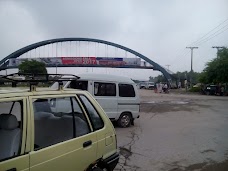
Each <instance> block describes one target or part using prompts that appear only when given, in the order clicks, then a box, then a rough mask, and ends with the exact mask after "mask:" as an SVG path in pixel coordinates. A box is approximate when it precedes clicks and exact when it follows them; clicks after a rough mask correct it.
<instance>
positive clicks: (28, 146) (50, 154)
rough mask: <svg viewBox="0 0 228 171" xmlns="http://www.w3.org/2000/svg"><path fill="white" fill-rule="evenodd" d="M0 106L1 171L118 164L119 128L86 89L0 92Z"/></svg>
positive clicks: (94, 169) (95, 169)
mask: <svg viewBox="0 0 228 171" xmlns="http://www.w3.org/2000/svg"><path fill="white" fill-rule="evenodd" d="M89 84H90V83H89ZM59 87H61V86H59ZM59 102H64V106H63V104H61V103H59ZM0 108H1V113H0V170H1V171H7V170H12V171H13V170H17V171H22V170H30V171H40V170H55V171H63V170H67V171H99V170H103V169H106V170H108V171H109V170H110V171H112V170H113V169H114V168H115V166H116V164H117V163H118V160H119V155H118V153H117V142H116V133H115V129H114V127H113V125H112V123H111V122H110V120H109V118H108V117H107V115H106V114H105V112H104V110H103V109H102V108H101V106H100V105H99V104H98V103H97V101H96V100H95V99H94V98H93V96H92V95H91V94H90V93H88V92H87V91H81V90H73V89H70V90H69V89H65V90H63V89H61V88H59V90H53V89H50V88H44V89H37V90H35V88H34V86H31V89H30V90H27V89H19V88H12V89H7V90H0ZM59 108H60V109H61V111H59V110H58V109H59Z"/></svg>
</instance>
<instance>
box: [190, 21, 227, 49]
mask: <svg viewBox="0 0 228 171" xmlns="http://www.w3.org/2000/svg"><path fill="white" fill-rule="evenodd" d="M226 21H228V18H227V19H225V20H224V21H222V22H221V23H220V24H219V25H217V26H216V27H215V28H213V29H212V30H210V31H209V32H207V33H206V34H205V35H204V36H202V37H200V38H199V39H198V40H196V41H194V42H192V43H191V44H190V45H192V44H195V43H198V42H199V41H201V39H204V38H205V37H206V36H207V35H209V34H210V33H211V32H213V31H214V30H216V29H217V28H219V27H220V26H221V25H222V24H223V23H225V22H226Z"/></svg>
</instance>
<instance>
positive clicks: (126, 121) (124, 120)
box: [118, 113, 132, 128]
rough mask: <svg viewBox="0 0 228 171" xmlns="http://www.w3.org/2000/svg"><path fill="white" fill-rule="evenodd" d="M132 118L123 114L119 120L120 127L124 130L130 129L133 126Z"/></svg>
mask: <svg viewBox="0 0 228 171" xmlns="http://www.w3.org/2000/svg"><path fill="white" fill-rule="evenodd" d="M131 121H132V116H131V114H129V113H122V114H121V115H120V117H119V119H118V125H119V126H120V127H122V128H126V127H129V126H130V125H131Z"/></svg>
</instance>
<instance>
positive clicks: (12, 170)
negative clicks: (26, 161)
mask: <svg viewBox="0 0 228 171" xmlns="http://www.w3.org/2000/svg"><path fill="white" fill-rule="evenodd" d="M6 171H17V169H16V168H12V169H8V170H6Z"/></svg>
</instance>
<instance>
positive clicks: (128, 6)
mask: <svg viewBox="0 0 228 171" xmlns="http://www.w3.org/2000/svg"><path fill="white" fill-rule="evenodd" d="M226 19H228V1H227V0H156V1H155V0H90V1H88V0H83V1H82V0H81V1H79V0H64V1H62V0H49V1H47V0H27V1H26V0H15V1H13V0H0V59H2V58H4V57H5V56H7V55H9V54H10V53H12V52H14V51H15V50H18V49H19V48H22V47H24V46H27V45H29V44H31V43H35V42H38V41H42V40H46V39H52V38H61V37H86V38H97V39H102V40H107V41H111V42H114V43H118V44H121V45H123V46H126V47H129V48H131V49H133V50H135V51H137V52H139V53H142V54H143V55H145V56H147V57H148V58H150V59H152V60H153V61H155V62H157V63H159V64H160V65H162V66H165V65H167V64H169V65H170V67H169V68H170V70H172V71H174V72H176V71H185V70H188V71H189V70H190V53H188V54H187V52H188V51H189V49H186V46H189V45H193V46H196V45H198V44H196V43H195V44H191V43H193V42H195V41H197V40H198V39H200V38H201V37H202V36H204V35H205V34H206V33H208V32H209V31H211V30H212V29H214V28H215V27H216V26H218V25H219V24H220V26H218V27H217V28H215V29H214V30H213V31H212V32H210V33H209V34H208V35H206V36H205V37H204V38H205V41H206V40H207V41H206V42H205V41H203V39H202V42H201V43H200V44H199V49H198V50H195V51H194V63H193V69H194V71H197V72H200V71H202V70H203V68H204V66H205V63H206V62H207V61H209V60H211V59H213V58H214V57H215V55H216V49H212V48H211V47H212V46H228V30H226V29H227V28H228V20H226ZM225 30H226V31H225ZM223 31H224V32H223ZM221 32H222V33H221ZM220 33H221V34H220ZM207 36H211V37H208V39H206V38H207ZM212 37H213V38H212ZM113 71H114V70H113V69H112V70H108V72H109V73H111V72H113ZM125 71H126V73H127V72H129V71H131V70H125ZM119 72H120V73H122V71H119ZM117 73H118V72H117ZM132 73H133V75H132V77H137V76H138V77H141V76H143V77H145V78H147V77H148V76H149V75H156V74H155V73H156V72H153V71H151V72H148V71H145V70H143V71H139V70H134V71H133V72H129V73H128V75H129V76H131V74H132ZM150 73H151V74H150ZM136 75H137V76H136Z"/></svg>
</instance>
